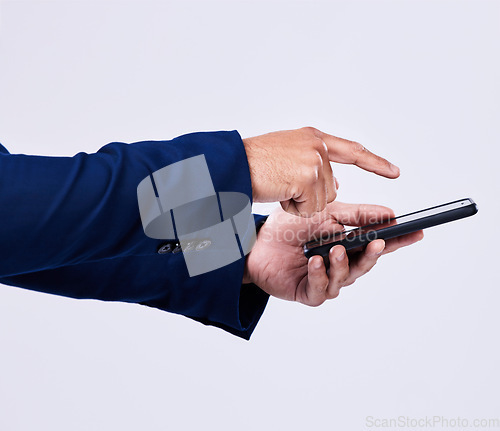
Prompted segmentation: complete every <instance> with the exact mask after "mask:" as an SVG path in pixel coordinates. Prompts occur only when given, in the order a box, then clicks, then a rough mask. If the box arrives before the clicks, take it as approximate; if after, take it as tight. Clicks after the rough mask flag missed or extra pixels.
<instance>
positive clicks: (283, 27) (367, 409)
mask: <svg viewBox="0 0 500 431" xmlns="http://www.w3.org/2000/svg"><path fill="white" fill-rule="evenodd" d="M0 13H1V15H0V26H1V27H0V142H2V143H3V144H4V145H5V146H6V147H7V148H8V149H9V150H10V151H11V152H12V153H27V154H45V155H73V154H75V153H77V152H79V151H86V152H94V151H96V150H97V149H98V148H100V147H101V146H103V145H105V144H106V143H108V142H112V141H124V142H133V141H138V140H146V139H170V138H173V137H175V136H178V135H180V134H183V133H186V132H191V131H200V130H221V129H229V130H231V129H237V130H239V131H240V133H241V134H242V135H243V136H252V135H256V134H261V133H265V132H269V131H274V130H281V129H288V128H298V127H301V126H306V125H312V126H316V127H318V128H320V129H322V130H324V131H326V132H329V133H332V134H336V135H338V136H342V137H346V138H349V139H353V140H358V141H360V142H361V143H363V144H364V145H365V146H366V147H367V148H369V149H371V150H372V151H374V152H376V153H378V154H380V155H383V156H385V157H387V158H389V159H390V160H391V161H393V162H394V163H396V164H397V165H399V166H400V168H401V173H402V174H401V177H400V179H398V180H387V179H383V178H377V177H375V176H374V175H373V174H369V173H366V172H364V171H361V170H359V169H357V168H354V167H351V166H334V169H335V173H336V175H337V177H338V178H339V180H340V183H341V188H340V191H339V197H338V200H341V201H346V202H367V203H380V204H385V205H388V206H391V207H393V208H394V210H395V211H396V213H402V212H408V211H410V210H417V209H420V208H425V207H428V206H432V205H437V204H440V203H444V202H447V201H451V200H455V199H459V198H462V197H472V198H473V199H474V200H475V201H476V202H477V203H478V206H479V213H478V214H477V215H476V216H474V217H473V218H470V219H467V220H462V221H459V222H455V223H452V224H449V225H445V226H441V227H436V228H433V229H430V230H429V231H427V232H426V238H425V239H424V241H422V242H420V243H418V244H417V245H415V246H413V247H410V248H407V249H404V250H401V251H399V252H398V253H395V254H392V255H389V256H385V257H383V258H382V259H381V260H380V262H379V263H378V265H377V266H376V267H375V268H374V269H373V271H372V272H370V274H368V275H367V276H365V277H364V278H363V279H360V280H359V281H358V282H357V283H356V284H354V285H353V286H351V287H348V288H345V289H343V291H342V293H341V295H340V296H339V298H337V299H336V300H334V301H331V302H329V303H326V304H324V305H323V306H321V307H319V308H307V307H305V306H302V305H299V304H294V303H289V302H283V301H280V300H276V299H271V300H270V303H269V305H268V307H267V309H266V311H265V314H264V315H263V317H262V320H261V322H260V323H259V325H258V327H257V329H256V331H255V333H254V334H253V337H252V339H251V341H250V342H246V341H243V340H240V339H238V338H236V337H233V336H231V335H229V334H226V333H224V332H223V331H222V330H219V329H215V328H207V327H204V326H202V325H200V324H199V323H196V322H192V321H190V320H189V319H186V318H184V317H182V316H176V315H171V314H168V313H164V312H161V311H157V310H152V309H149V308H145V307H141V306H139V305H133V304H118V303H103V302H99V301H77V300H72V299H67V298H61V297H56V296H50V295H44V294H40V293H33V292H29V291H24V290H21V289H17V288H13V287H8V286H1V287H0V346H1V347H0V349H1V350H0V430H2V431H11V430H72V431H77V430H110V429H116V430H138V429H141V430H142V429H144V430H167V429H168V430H198V429H210V430H212V429H213V430H235V429H237V430H285V429H286V430H303V429H311V430H337V429H342V430H359V429H363V428H365V427H367V425H368V422H367V420H366V417H367V416H373V417H375V418H391V417H397V416H400V415H403V416H410V417H413V418H420V417H425V416H434V415H439V416H444V417H447V418H456V417H458V416H460V417H462V418H469V419H470V420H472V419H474V418H500V372H499V370H498V365H499V363H500V345H499V335H498V332H499V326H500V314H499V301H500V290H499V289H500V283H499V276H498V259H499V253H498V245H497V238H498V235H499V233H500V231H499V227H498V225H499V223H498V212H499V210H500V205H499V203H498V197H499V192H500V187H499V178H498V177H499V173H498V168H497V167H498V164H499V162H498V158H499V157H500V151H499V150H498V145H499V143H500V133H499V127H498V124H499V113H500V109H499V108H500V106H499V105H500V103H499V100H500V85H499V76H500V62H499V54H498V52H499V51H498V46H499V40H500V2H498V1H496V2H493V1H492V2H487V1H467V2H460V1H366V2H361V1H347V0H346V1H342V2H340V1H338V2H306V1H303V2H291V1H287V2H270V1H253V2H240V1H232V2H203V3H195V2H186V1H182V2H180V1H179V2H157V3H154V2H144V1H142V2H139V1H136V2H130V3H125V2H110V1H99V2H91V1H85V2H83V1H82V2H72V1H66V2H63V1H55V2H17V1H16V2H5V1H4V2H2V3H1V8H0ZM20 198H22V197H20ZM267 209H268V207H267ZM264 210H266V208H262V207H257V208H256V211H264Z"/></svg>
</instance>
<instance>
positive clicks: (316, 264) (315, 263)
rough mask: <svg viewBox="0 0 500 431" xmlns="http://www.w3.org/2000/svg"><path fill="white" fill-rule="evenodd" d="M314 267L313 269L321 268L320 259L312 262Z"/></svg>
mask: <svg viewBox="0 0 500 431" xmlns="http://www.w3.org/2000/svg"><path fill="white" fill-rule="evenodd" d="M314 267H315V268H316V269H319V268H321V259H316V260H315V261H314Z"/></svg>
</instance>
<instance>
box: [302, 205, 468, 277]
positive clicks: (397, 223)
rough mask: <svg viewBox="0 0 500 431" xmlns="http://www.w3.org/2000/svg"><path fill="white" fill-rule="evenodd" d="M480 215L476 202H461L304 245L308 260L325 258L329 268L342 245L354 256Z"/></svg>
mask: <svg viewBox="0 0 500 431" xmlns="http://www.w3.org/2000/svg"><path fill="white" fill-rule="evenodd" d="M476 213H477V205H476V204H475V203H474V201H473V200H472V199H469V198H467V199H460V200H458V201H453V202H449V203H447V204H443V205H438V206H435V207H432V208H427V209H425V210H421V211H415V212H413V213H410V214H405V215H402V216H399V217H394V218H392V219H390V220H387V221H384V222H382V223H375V224H370V225H367V226H362V227H358V228H355V229H350V230H345V231H341V232H336V233H335V234H332V235H329V236H327V237H322V238H320V239H318V240H314V241H309V242H307V243H306V244H305V245H304V254H305V255H306V257H307V258H310V257H311V256H316V255H320V256H323V259H324V261H325V264H327V267H328V263H329V259H328V252H329V251H330V249H331V248H332V247H334V246H336V245H338V244H340V245H343V246H344V247H345V248H346V250H348V251H351V252H354V251H356V250H361V249H362V248H363V247H364V246H366V244H368V243H369V242H370V241H373V240H375V239H379V238H381V239H390V238H395V237H397V236H401V235H405V234H407V233H411V232H416V231H418V230H421V229H425V228H428V227H432V226H437V225H440V224H443V223H448V222H450V221H453V220H458V219H461V218H465V217H469V216H472V215H474V214H476Z"/></svg>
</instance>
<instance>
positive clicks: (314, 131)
mask: <svg viewBox="0 0 500 431" xmlns="http://www.w3.org/2000/svg"><path fill="white" fill-rule="evenodd" d="M301 130H302V131H303V132H305V133H307V134H308V135H311V136H317V134H318V129H316V128H315V127H312V126H306V127H302V129H301Z"/></svg>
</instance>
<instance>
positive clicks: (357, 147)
mask: <svg viewBox="0 0 500 431" xmlns="http://www.w3.org/2000/svg"><path fill="white" fill-rule="evenodd" d="M351 151H352V152H353V153H354V154H358V155H359V154H363V153H364V152H366V148H365V147H364V146H363V145H361V144H360V143H359V142H353V143H352V146H351Z"/></svg>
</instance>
